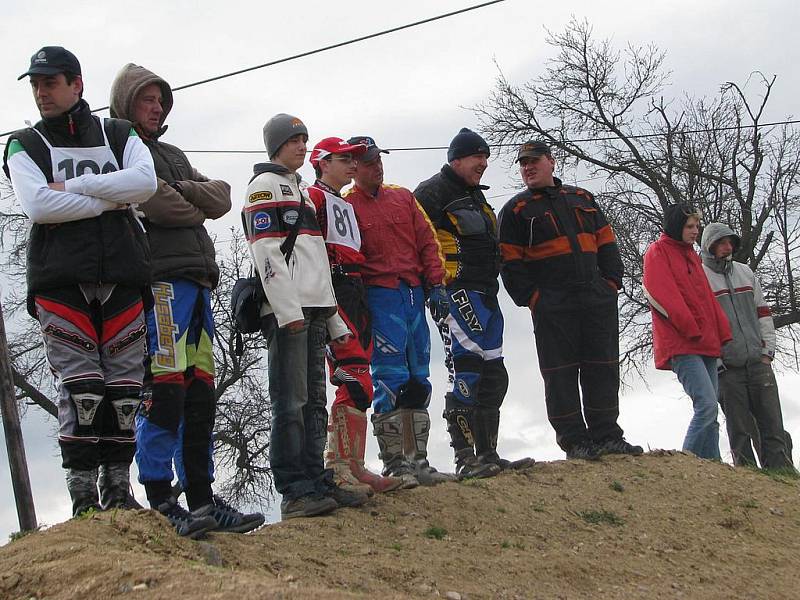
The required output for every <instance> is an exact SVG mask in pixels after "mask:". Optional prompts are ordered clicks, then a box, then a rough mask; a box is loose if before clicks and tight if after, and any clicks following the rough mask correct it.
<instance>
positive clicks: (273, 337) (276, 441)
mask: <svg viewBox="0 0 800 600" xmlns="http://www.w3.org/2000/svg"><path fill="white" fill-rule="evenodd" d="M326 321H327V318H326V317H325V313H323V312H322V311H315V310H310V311H307V312H306V319H305V323H304V325H303V328H302V330H300V331H298V332H296V333H292V332H290V331H289V330H288V329H287V328H285V327H284V328H278V327H277V322H276V320H275V317H274V316H273V315H270V316H269V317H267V318H266V319H265V324H264V329H263V333H264V335H265V336H266V338H267V346H268V349H269V351H268V361H269V395H270V401H271V403H272V430H271V432H270V446H269V462H270V466H271V468H272V477H273V479H274V481H275V489H276V490H278V492H279V493H280V494H282V495H283V496H284V498H286V499H293V498H297V497H298V496H303V495H305V494H308V493H311V492H313V491H315V489H317V488H318V486H319V483H318V480H321V479H322V478H323V476H324V475H325V467H324V462H323V454H324V452H325V437H326V429H327V426H328V412H327V410H326V409H325V403H326V399H325V338H326V333H327V332H326Z"/></svg>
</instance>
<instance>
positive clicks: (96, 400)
mask: <svg viewBox="0 0 800 600" xmlns="http://www.w3.org/2000/svg"><path fill="white" fill-rule="evenodd" d="M69 397H70V400H72V404H73V406H74V407H75V414H76V416H77V419H78V434H79V435H80V434H81V433H84V434H87V433H91V432H93V431H94V420H95V417H96V416H97V412H98V409H99V408H100V405H101V404H102V402H103V394H95V393H92V392H70V395H69Z"/></svg>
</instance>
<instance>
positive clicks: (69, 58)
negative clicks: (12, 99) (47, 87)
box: [17, 46, 81, 81]
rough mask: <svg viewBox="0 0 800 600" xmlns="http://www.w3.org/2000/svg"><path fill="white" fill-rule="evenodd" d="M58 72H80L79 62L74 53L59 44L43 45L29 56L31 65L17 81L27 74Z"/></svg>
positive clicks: (53, 73) (76, 73) (54, 73)
mask: <svg viewBox="0 0 800 600" xmlns="http://www.w3.org/2000/svg"><path fill="white" fill-rule="evenodd" d="M58 73H74V74H75V75H80V74H81V63H79V62H78V59H77V58H76V57H75V55H74V54H73V53H72V52H70V51H69V50H67V49H66V48H62V47H61V46H45V47H44V48H42V49H41V50H39V51H38V52H36V54H34V55H33V56H31V66H30V67H29V68H28V70H27V71H25V72H24V73H23V74H22V75H20V76H19V77H17V81H19V80H20V79H22V78H23V77H27V76H28V75H57V74H58Z"/></svg>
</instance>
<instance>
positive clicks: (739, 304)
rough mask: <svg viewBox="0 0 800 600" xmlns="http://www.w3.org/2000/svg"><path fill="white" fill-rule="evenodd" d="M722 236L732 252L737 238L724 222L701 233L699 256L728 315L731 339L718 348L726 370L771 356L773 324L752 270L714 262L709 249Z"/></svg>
mask: <svg viewBox="0 0 800 600" xmlns="http://www.w3.org/2000/svg"><path fill="white" fill-rule="evenodd" d="M724 237H731V238H732V239H733V245H734V251H735V249H736V248H738V247H739V243H740V242H739V236H738V235H736V234H735V233H734V232H733V230H732V229H731V228H730V227H728V226H727V225H725V224H724V223H709V224H708V225H706V227H705V229H704V230H703V237H702V240H701V244H700V246H701V252H700V256H701V257H702V259H703V269H704V270H705V272H706V277H708V283H709V284H710V285H711V290H712V291H713V292H714V295H715V296H716V297H717V301H718V302H719V303H720V306H721V307H722V309H723V310H724V311H725V314H726V315H727V316H728V321H729V322H730V325H731V333H732V334H733V340H732V341H730V342H728V343H727V344H725V345H724V346H723V347H722V362H723V364H724V365H725V366H726V367H744V366H745V365H747V364H752V363H756V362H758V361H760V360H761V357H762V356H769V357H770V358H772V357H773V356H774V355H775V325H774V324H773V322H772V312H771V311H770V307H769V305H768V304H767V303H766V301H765V300H764V295H763V294H762V293H761V286H760V285H759V283H758V280H757V279H756V277H755V275H754V274H753V271H751V270H750V267H748V266H747V265H745V264H742V263H740V262H736V261H734V260H732V258H731V257H728V258H725V259H717V258H715V257H714V255H713V254H712V253H711V246H712V245H713V244H714V243H715V242H717V241H719V240H721V239H722V238H724Z"/></svg>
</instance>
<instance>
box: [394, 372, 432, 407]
mask: <svg viewBox="0 0 800 600" xmlns="http://www.w3.org/2000/svg"><path fill="white" fill-rule="evenodd" d="M430 401H431V385H430V383H427V382H425V383H423V382H421V381H418V380H416V379H409V380H408V381H407V382H406V383H405V384H403V385H402V386H401V387H400V391H399V392H398V393H397V407H398V408H414V409H420V408H427V407H428V404H429V403H430Z"/></svg>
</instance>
